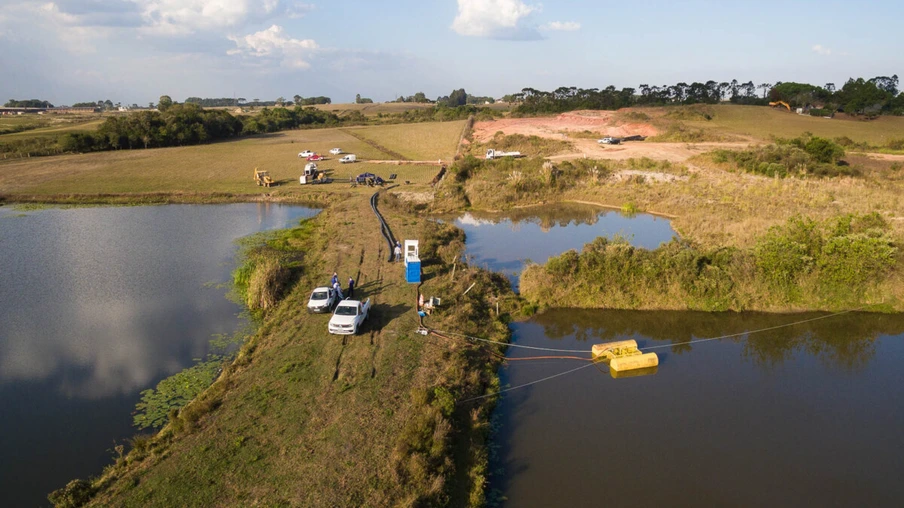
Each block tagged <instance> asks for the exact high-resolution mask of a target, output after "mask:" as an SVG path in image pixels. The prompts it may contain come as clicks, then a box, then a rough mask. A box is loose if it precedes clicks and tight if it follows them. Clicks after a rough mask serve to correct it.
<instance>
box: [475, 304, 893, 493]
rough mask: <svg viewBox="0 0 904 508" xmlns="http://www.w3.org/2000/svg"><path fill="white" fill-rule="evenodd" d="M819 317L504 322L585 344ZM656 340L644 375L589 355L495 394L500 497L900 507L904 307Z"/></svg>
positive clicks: (542, 337) (562, 316) (528, 368)
mask: <svg viewBox="0 0 904 508" xmlns="http://www.w3.org/2000/svg"><path fill="white" fill-rule="evenodd" d="M818 316H819V315H818V314H807V315H765V314H705V313H689V312H624V311H574V310H559V311H552V312H548V313H545V314H542V315H539V316H536V317H535V318H533V319H532V320H530V321H529V322H525V323H519V324H515V325H513V329H514V342H515V343H516V344H523V345H532V346H541V347H552V348H556V349H574V350H581V351H585V350H589V349H590V347H591V345H592V344H594V343H600V342H604V341H612V340H620V339H628V338H633V339H636V340H637V341H638V342H639V343H640V345H641V347H644V346H657V345H667V344H672V343H676V342H684V341H688V340H692V339H698V338H704V337H717V336H723V335H728V334H734V333H739V332H744V331H749V330H757V329H762V328H768V327H773V326H777V325H782V324H785V323H791V322H796V321H801V320H805V319H811V318H813V317H818ZM657 351H658V354H659V355H660V366H659V368H658V369H657V370H656V371H655V372H653V373H648V375H646V376H640V377H629V378H619V379H614V378H613V377H612V376H611V375H610V373H609V371H608V369H607V368H605V367H603V368H597V367H596V366H591V367H588V368H584V369H581V370H579V371H577V372H574V373H572V374H568V375H565V376H562V377H559V378H556V379H553V380H551V381H548V382H543V383H539V384H536V385H533V386H530V387H528V388H524V389H519V390H515V391H512V392H509V393H508V394H506V395H505V396H504V397H503V398H502V400H501V402H500V403H499V405H498V407H497V412H496V416H497V418H498V423H499V426H498V431H497V432H496V434H495V443H496V445H497V447H498V451H497V455H496V457H495V459H494V464H493V466H494V469H495V470H497V471H499V472H500V474H498V475H496V476H495V479H494V483H493V485H492V487H493V488H494V489H496V490H497V492H498V493H499V494H501V495H502V496H504V497H505V498H507V501H506V502H505V503H504V505H505V506H517V507H532V506H537V507H546V506H751V507H760V506H901V503H902V500H904V482H901V481H900V471H901V470H902V468H904V432H902V429H904V369H902V368H901V365H902V362H904V316H900V315H896V316H887V315H872V314H847V315H843V316H836V317H831V318H827V319H823V320H819V321H813V322H811V323H806V324H800V325H796V326H792V327H788V328H782V329H779V330H774V331H770V332H764V333H755V334H750V335H748V336H745V337H742V338H734V339H725V340H720V341H713V342H707V343H702V344H697V345H693V346H676V347H666V348H664V349H658V350H657ZM536 354H537V352H536V351H530V350H519V349H516V348H511V349H510V351H509V356H511V357H524V356H534V355H536ZM553 354H561V353H553ZM582 365H586V364H583V363H581V362H576V361H565V360H546V361H527V362H511V363H510V364H508V365H507V366H505V367H503V369H502V371H501V375H502V381H503V384H505V385H509V386H517V385H521V384H524V383H529V382H532V381H535V380H538V379H541V378H544V377H547V376H551V375H554V374H557V373H560V372H563V371H566V370H569V369H574V368H576V367H580V366H582Z"/></svg>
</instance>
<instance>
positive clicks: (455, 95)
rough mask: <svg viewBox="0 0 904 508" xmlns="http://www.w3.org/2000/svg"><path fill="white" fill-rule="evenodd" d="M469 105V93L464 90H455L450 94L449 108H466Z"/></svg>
mask: <svg viewBox="0 0 904 508" xmlns="http://www.w3.org/2000/svg"><path fill="white" fill-rule="evenodd" d="M467 103H468V92H465V89H464V88H459V89H458V90H453V91H452V93H450V94H449V107H453V108H454V107H456V106H464V105H465V104H467Z"/></svg>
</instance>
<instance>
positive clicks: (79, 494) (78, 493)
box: [47, 480, 97, 508]
mask: <svg viewBox="0 0 904 508" xmlns="http://www.w3.org/2000/svg"><path fill="white" fill-rule="evenodd" d="M96 492H97V491H96V490H95V489H94V487H92V486H91V483H89V482H87V481H85V480H72V481H71V482H69V483H67V484H66V486H65V487H63V488H61V489H59V490H55V491H53V492H51V493H50V495H48V496H47V499H48V500H49V501H50V502H51V503H53V506H55V507H57V508H78V507H80V506H84V505H85V503H87V502H88V501H90V500H91V498H92V497H94V494H95V493H96Z"/></svg>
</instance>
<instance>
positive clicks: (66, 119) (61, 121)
mask: <svg viewBox="0 0 904 508" xmlns="http://www.w3.org/2000/svg"><path fill="white" fill-rule="evenodd" d="M103 122H104V118H103V117H102V116H101V115H100V114H92V115H40V116H39V115H21V116H7V117H0V143H2V142H4V141H10V140H13V139H23V138H27V137H37V136H56V135H59V134H65V133H67V132H76V131H93V130H96V129H97V128H98V127H100V124H102V123H103ZM23 128H25V129H26V130H20V129H23Z"/></svg>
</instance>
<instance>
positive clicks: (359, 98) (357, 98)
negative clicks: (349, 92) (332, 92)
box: [355, 94, 361, 104]
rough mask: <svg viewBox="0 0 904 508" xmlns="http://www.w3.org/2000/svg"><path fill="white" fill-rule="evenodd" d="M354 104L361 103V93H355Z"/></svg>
mask: <svg viewBox="0 0 904 508" xmlns="http://www.w3.org/2000/svg"><path fill="white" fill-rule="evenodd" d="M355 104H361V94H355Z"/></svg>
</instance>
